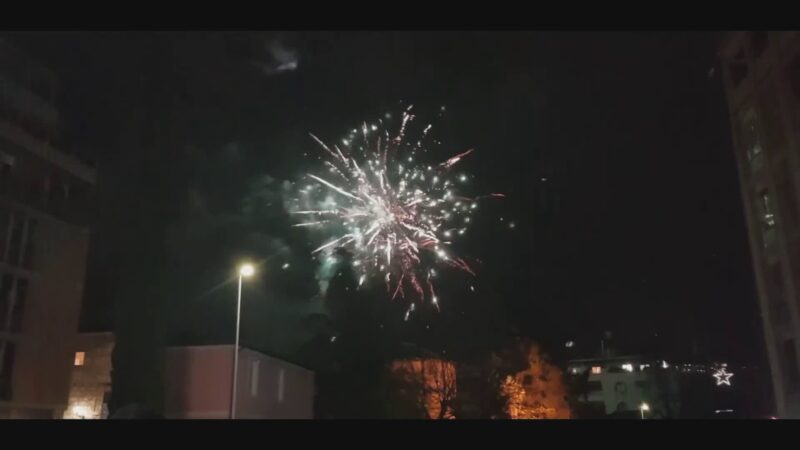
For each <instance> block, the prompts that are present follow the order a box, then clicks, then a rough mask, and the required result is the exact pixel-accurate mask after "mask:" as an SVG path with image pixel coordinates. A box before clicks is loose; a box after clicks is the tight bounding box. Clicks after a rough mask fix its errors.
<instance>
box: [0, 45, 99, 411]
mask: <svg viewBox="0 0 800 450" xmlns="http://www.w3.org/2000/svg"><path fill="white" fill-rule="evenodd" d="M57 90H58V83H57V80H56V77H55V76H54V74H53V73H52V72H50V71H49V70H48V69H46V68H44V67H42V66H41V65H39V64H38V63H37V62H36V61H34V60H32V59H31V58H30V57H29V55H27V54H25V53H23V52H21V51H19V50H18V49H16V48H14V47H13V46H11V45H9V44H8V43H6V42H5V41H3V40H0V418H4V417H5V418H60V417H62V414H63V412H64V410H65V408H66V406H67V397H68V393H69V379H70V370H71V367H72V363H73V357H74V354H73V351H72V344H73V337H74V336H75V334H76V332H77V330H78V318H79V313H80V308H81V301H82V297H83V282H84V275H85V270H86V254H87V248H88V242H89V230H88V220H87V214H86V213H87V205H88V201H89V195H90V194H91V193H92V189H93V186H94V184H95V171H94V169H93V168H91V167H90V166H88V165H86V164H84V163H83V162H82V161H81V160H80V159H78V158H77V157H75V156H74V155H70V154H67V153H66V152H65V151H64V149H63V148H60V146H59V135H60V131H59V130H60V128H59V122H60V118H59V113H58V111H57V110H56V108H55V107H54V106H53V105H54V99H55V96H56V93H57Z"/></svg>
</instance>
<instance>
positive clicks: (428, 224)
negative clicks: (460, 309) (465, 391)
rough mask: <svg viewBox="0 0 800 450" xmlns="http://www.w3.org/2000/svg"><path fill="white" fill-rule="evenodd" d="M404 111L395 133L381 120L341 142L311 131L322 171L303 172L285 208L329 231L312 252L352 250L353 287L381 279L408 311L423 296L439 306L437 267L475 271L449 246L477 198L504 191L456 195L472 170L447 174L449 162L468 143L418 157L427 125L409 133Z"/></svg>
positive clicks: (459, 234)
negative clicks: (434, 158) (303, 180)
mask: <svg viewBox="0 0 800 450" xmlns="http://www.w3.org/2000/svg"><path fill="white" fill-rule="evenodd" d="M410 111H411V107H409V108H408V109H407V110H406V111H404V112H403V114H402V117H401V120H400V124H399V126H396V127H395V131H394V132H393V133H392V132H390V130H389V127H388V126H387V125H386V124H385V123H384V121H383V120H378V121H377V123H374V124H367V123H363V124H362V125H361V127H360V129H353V130H352V131H351V132H350V133H349V134H348V135H347V136H346V137H345V138H343V139H342V140H341V144H342V145H341V146H339V145H338V144H336V145H333V146H329V145H327V144H325V143H324V142H323V141H321V140H320V139H318V138H317V137H316V136H314V135H311V137H312V138H313V139H314V140H315V141H316V142H317V143H318V144H319V145H320V147H321V148H322V150H323V157H322V158H320V159H321V160H322V164H323V166H324V170H325V174H324V175H323V174H322V173H319V172H317V173H316V174H315V173H308V174H307V177H308V179H309V181H311V184H308V185H306V186H305V187H304V188H303V189H301V190H300V193H299V195H298V196H297V197H296V198H295V201H294V204H293V205H292V207H291V209H290V212H291V213H292V214H293V215H295V216H296V217H297V218H299V219H301V220H299V223H296V224H295V225H294V226H296V227H310V228H318V229H322V230H324V231H326V232H328V233H327V234H328V235H333V236H334V237H333V238H330V239H328V240H327V241H325V242H322V243H321V245H320V246H319V247H317V248H316V249H315V250H314V251H313V252H312V253H314V254H327V255H330V254H331V253H332V252H333V251H334V250H335V249H337V248H345V249H347V250H348V251H350V252H351V253H352V255H353V268H354V269H355V271H356V272H357V274H358V275H359V281H358V284H359V286H361V285H362V284H363V283H364V281H365V280H367V279H370V278H372V277H380V278H382V281H383V283H384V284H385V286H386V290H387V292H388V294H389V295H390V296H391V298H392V299H396V298H408V299H409V300H410V305H409V310H408V312H407V314H406V318H408V314H409V313H411V312H412V311H414V306H415V303H416V302H423V301H429V302H431V303H432V304H433V305H434V306H435V307H437V308H438V298H437V296H436V290H435V288H434V282H433V279H434V278H435V277H436V268H437V267H438V266H448V267H453V268H456V269H459V270H462V271H465V272H467V273H469V274H471V275H473V276H474V275H475V272H474V271H473V269H472V267H470V265H469V264H468V263H467V262H466V261H465V260H464V259H463V258H460V257H458V256H456V255H455V254H453V251H452V247H451V246H452V244H453V242H454V241H455V240H456V239H459V238H463V237H464V236H465V235H466V233H467V230H468V228H469V225H470V221H471V216H472V214H473V213H474V212H475V211H476V209H477V207H478V201H479V200H480V199H481V198H484V197H502V194H489V195H486V196H482V197H466V196H463V195H461V194H460V190H461V189H462V188H463V187H464V186H465V185H467V184H468V182H469V181H470V179H471V177H470V176H469V175H467V174H465V173H453V168H454V167H455V166H456V165H457V164H458V163H459V162H460V161H461V160H462V159H463V158H465V157H467V156H468V155H469V154H471V153H472V151H473V150H471V149H470V150H466V151H464V152H460V153H458V154H456V155H454V156H451V157H450V158H448V159H446V160H444V161H441V162H439V163H437V164H425V163H422V162H421V161H420V162H418V161H417V158H420V159H423V158H424V159H428V158H429V157H430V155H428V153H429V150H428V147H427V144H426V142H427V136H428V133H429V131H430V129H431V125H427V126H426V127H425V128H424V129H423V130H422V132H421V135H420V136H419V138H418V139H409V138H408V137H407V135H406V132H407V130H408V129H409V127H410V125H411V122H412V121H413V119H414V116H413V115H412V114H411V112H410ZM387 118H388V116H387ZM437 143H438V142H437ZM426 157H427V158H426Z"/></svg>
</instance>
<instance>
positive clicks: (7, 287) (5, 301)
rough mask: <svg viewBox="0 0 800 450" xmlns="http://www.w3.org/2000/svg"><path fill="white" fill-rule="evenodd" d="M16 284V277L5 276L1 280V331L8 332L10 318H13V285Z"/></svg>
mask: <svg viewBox="0 0 800 450" xmlns="http://www.w3.org/2000/svg"><path fill="white" fill-rule="evenodd" d="M13 283H14V277H13V276H11V275H10V274H7V273H6V274H3V276H2V278H0V330H1V331H5V330H6V324H7V322H8V318H9V317H11V314H10V309H11V296H10V294H11V285H12V284H13Z"/></svg>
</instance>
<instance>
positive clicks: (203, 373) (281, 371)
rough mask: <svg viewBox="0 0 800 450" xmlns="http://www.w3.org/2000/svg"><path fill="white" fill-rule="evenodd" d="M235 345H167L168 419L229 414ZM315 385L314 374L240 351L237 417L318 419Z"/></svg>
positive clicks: (250, 352)
mask: <svg viewBox="0 0 800 450" xmlns="http://www.w3.org/2000/svg"><path fill="white" fill-rule="evenodd" d="M233 349H234V346H233V345H206V346H191V347H170V348H168V349H167V351H166V361H165V377H166V380H165V389H166V396H165V407H164V411H165V416H166V417H167V418H169V419H227V418H229V417H230V411H231V399H232V396H231V394H232V381H233ZM314 389H315V387H314V372H312V371H310V370H308V369H305V368H302V367H299V366H296V365H294V364H291V363H288V362H286V361H283V360H281V359H278V358H273V357H271V356H267V355H265V354H263V353H259V352H256V351H253V350H250V349H246V348H242V349H241V350H240V353H239V370H238V380H237V389H236V392H237V395H236V418H237V419H313V418H314Z"/></svg>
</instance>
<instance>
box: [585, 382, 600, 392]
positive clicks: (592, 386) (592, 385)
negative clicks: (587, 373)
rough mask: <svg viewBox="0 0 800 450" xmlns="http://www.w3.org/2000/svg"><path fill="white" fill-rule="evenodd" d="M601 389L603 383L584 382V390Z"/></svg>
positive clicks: (593, 390) (595, 390) (594, 390)
mask: <svg viewBox="0 0 800 450" xmlns="http://www.w3.org/2000/svg"><path fill="white" fill-rule="evenodd" d="M602 390H603V385H602V383H600V382H599V381H590V382H588V383H586V392H599V391H602Z"/></svg>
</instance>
